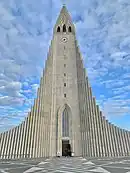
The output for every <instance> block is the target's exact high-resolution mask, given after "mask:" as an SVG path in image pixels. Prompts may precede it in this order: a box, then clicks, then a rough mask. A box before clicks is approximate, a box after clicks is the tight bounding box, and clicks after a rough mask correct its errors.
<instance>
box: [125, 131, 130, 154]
mask: <svg viewBox="0 0 130 173" xmlns="http://www.w3.org/2000/svg"><path fill="white" fill-rule="evenodd" d="M126 135H127V141H128V152H129V156H130V132H129V131H126Z"/></svg>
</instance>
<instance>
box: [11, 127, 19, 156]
mask: <svg viewBox="0 0 130 173" xmlns="http://www.w3.org/2000/svg"><path fill="white" fill-rule="evenodd" d="M17 135H18V126H16V127H15V136H14V146H13V151H12V158H13V159H14V158H16V145H17V139H18V138H17V137H18V136H17Z"/></svg>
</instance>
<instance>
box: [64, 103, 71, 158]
mask: <svg viewBox="0 0 130 173" xmlns="http://www.w3.org/2000/svg"><path fill="white" fill-rule="evenodd" d="M62 156H71V144H70V115H69V110H68V109H67V105H66V106H65V109H64V110H63V113H62Z"/></svg>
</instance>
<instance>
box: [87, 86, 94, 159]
mask: <svg viewBox="0 0 130 173" xmlns="http://www.w3.org/2000/svg"><path fill="white" fill-rule="evenodd" d="M90 94H91V91H90V87H89V89H88V96H89V102H88V104H89V111H90V115H89V116H90V118H91V120H90V121H89V122H90V141H91V143H90V146H91V148H90V151H91V153H90V157H94V147H93V145H94V144H93V116H92V107H91V106H92V105H91V95H90Z"/></svg>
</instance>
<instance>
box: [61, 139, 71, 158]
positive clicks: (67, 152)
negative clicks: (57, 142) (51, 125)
mask: <svg viewBox="0 0 130 173" xmlns="http://www.w3.org/2000/svg"><path fill="white" fill-rule="evenodd" d="M62 156H71V145H70V144H69V140H63V141H62Z"/></svg>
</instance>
